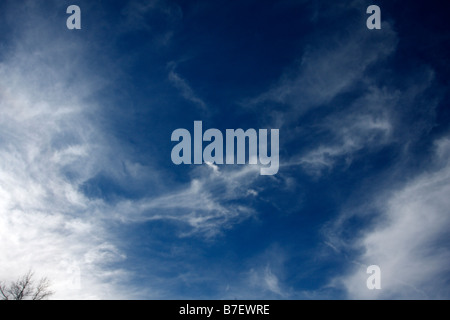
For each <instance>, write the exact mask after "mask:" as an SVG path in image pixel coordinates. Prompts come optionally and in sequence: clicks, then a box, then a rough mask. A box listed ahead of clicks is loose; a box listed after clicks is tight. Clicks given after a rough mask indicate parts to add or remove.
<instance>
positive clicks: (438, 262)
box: [331, 138, 450, 299]
mask: <svg viewBox="0 0 450 320" xmlns="http://www.w3.org/2000/svg"><path fill="white" fill-rule="evenodd" d="M436 145H437V155H438V160H439V155H441V154H442V153H448V152H449V151H450V148H449V144H448V138H445V139H441V140H439V141H438V142H437V144H436ZM444 149H445V150H444ZM449 194H450V163H449V162H448V159H446V163H445V164H444V165H443V166H442V163H441V165H440V167H439V168H437V169H435V170H428V172H426V173H423V174H421V175H420V176H418V177H417V178H415V179H412V180H411V181H410V182H409V183H407V185H406V186H404V187H403V188H401V189H399V190H390V192H388V191H386V192H383V196H380V197H381V198H380V199H377V203H378V205H377V206H378V207H379V211H380V212H381V216H380V217H379V218H378V219H377V220H376V222H375V223H374V224H372V225H371V226H370V227H368V228H367V229H364V230H363V231H362V233H361V234H360V236H358V237H356V238H355V239H354V240H352V242H350V245H351V246H352V247H353V249H356V250H361V254H360V255H358V256H357V258H355V267H353V268H352V271H351V272H350V273H348V274H347V275H344V276H342V277H338V278H336V279H335V282H334V285H335V286H341V285H343V286H344V288H346V290H347V292H348V295H349V297H350V298H357V299H371V298H387V299H390V298H395V299H405V298H406V299H440V298H446V297H448V295H449V293H450V292H449V289H448V286H447V285H446V283H447V282H448V280H449V279H448V274H449V271H450V267H449V265H448V261H450V247H449V244H448V230H449V228H450V212H449V210H448V208H449V207H450V198H449V197H448V195H449ZM380 203H383V204H380ZM351 216H353V215H350V216H347V217H346V216H343V217H341V218H340V221H339V222H338V223H337V225H338V226H339V227H338V230H340V229H341V228H343V226H344V225H345V221H346V220H348V219H350V218H351ZM342 231H343V230H340V231H339V232H342ZM335 240H336V238H334V239H333V240H331V241H332V242H334V243H335V244H337V243H338V244H339V245H341V244H342V243H339V241H337V242H336V241H335ZM372 264H375V265H379V266H380V268H381V279H382V280H381V283H382V285H381V286H382V290H374V291H371V290H368V289H367V287H366V279H367V278H368V275H367V274H366V268H367V266H369V265H372Z"/></svg>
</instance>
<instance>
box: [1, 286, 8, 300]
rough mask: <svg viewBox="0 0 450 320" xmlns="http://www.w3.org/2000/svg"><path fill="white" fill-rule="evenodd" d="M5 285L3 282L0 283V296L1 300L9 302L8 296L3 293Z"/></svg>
mask: <svg viewBox="0 0 450 320" xmlns="http://www.w3.org/2000/svg"><path fill="white" fill-rule="evenodd" d="M4 288H5V285H4V284H3V282H0V293H1V294H2V297H1V300H9V295H7V294H6V293H5V289H4Z"/></svg>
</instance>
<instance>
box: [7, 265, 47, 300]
mask: <svg viewBox="0 0 450 320" xmlns="http://www.w3.org/2000/svg"><path fill="white" fill-rule="evenodd" d="M33 276H34V274H33V272H31V271H29V272H28V273H27V274H25V275H24V276H22V277H21V278H19V279H18V280H16V281H14V282H11V283H10V284H9V286H8V285H6V284H5V283H3V282H0V300H44V299H46V298H48V297H50V296H51V295H52V294H53V292H52V291H50V290H49V287H50V281H49V280H48V279H47V278H42V279H40V280H39V281H38V282H37V283H36V282H35V280H34V279H33Z"/></svg>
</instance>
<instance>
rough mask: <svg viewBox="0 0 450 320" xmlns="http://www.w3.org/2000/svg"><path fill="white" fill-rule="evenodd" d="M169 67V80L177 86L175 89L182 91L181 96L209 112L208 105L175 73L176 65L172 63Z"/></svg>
mask: <svg viewBox="0 0 450 320" xmlns="http://www.w3.org/2000/svg"><path fill="white" fill-rule="evenodd" d="M169 67H170V71H169V75H168V77H169V80H170V82H171V83H172V84H173V85H174V86H175V88H177V89H178V90H180V92H181V95H182V96H183V97H184V98H185V99H186V100H188V101H190V102H192V103H193V104H194V105H196V106H197V107H198V108H200V109H201V110H203V111H208V108H207V106H206V103H205V102H204V101H203V100H202V99H200V98H199V97H198V96H197V95H196V94H195V93H194V91H193V90H192V88H191V86H190V85H189V84H188V82H187V81H186V80H185V79H183V78H182V77H181V76H180V75H179V74H178V73H177V72H176V71H175V67H176V64H175V63H174V62H172V63H170V65H169Z"/></svg>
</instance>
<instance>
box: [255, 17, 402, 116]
mask: <svg viewBox="0 0 450 320" xmlns="http://www.w3.org/2000/svg"><path fill="white" fill-rule="evenodd" d="M344 28H345V27H344ZM349 28H350V27H349ZM366 31H367V30H364V28H360V29H358V30H354V29H352V31H351V32H348V33H345V32H343V33H341V34H336V33H334V34H333V35H332V37H330V38H323V37H321V38H320V44H313V45H310V46H309V47H308V49H307V50H306V51H305V53H304V54H303V57H302V58H301V61H300V62H299V63H297V64H296V65H294V66H293V67H292V68H290V69H289V70H288V71H286V72H285V73H284V74H283V75H282V77H281V79H280V80H279V81H278V83H277V84H276V85H274V86H273V87H272V88H271V89H270V90H268V91H267V92H265V93H263V94H261V95H260V96H258V97H256V98H254V99H252V100H251V101H249V104H250V105H255V104H260V103H264V102H269V103H271V102H272V103H273V102H277V103H282V104H286V105H288V106H289V107H290V109H291V110H290V111H289V112H288V114H287V116H286V117H285V119H284V120H285V121H287V122H290V121H296V120H297V119H298V116H301V115H303V114H304V113H305V112H306V111H307V110H309V109H311V108H315V107H319V106H321V105H323V104H326V103H329V102H330V101H331V100H332V99H334V98H335V97H336V96H337V95H339V94H340V93H343V92H345V91H346V90H347V89H349V88H350V87H351V86H352V85H355V84H358V82H360V81H361V79H363V78H364V76H365V73H366V71H367V69H368V67H369V66H371V65H372V64H374V63H376V62H380V61H382V60H383V59H385V58H386V57H388V56H389V55H390V54H392V53H393V52H394V51H395V48H396V42H397V40H396V34H395V32H394V31H393V30H392V28H391V26H390V25H389V24H388V23H386V25H383V32H382V33H380V34H378V35H376V34H374V33H368V32H366ZM269 105H271V104H269Z"/></svg>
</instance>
